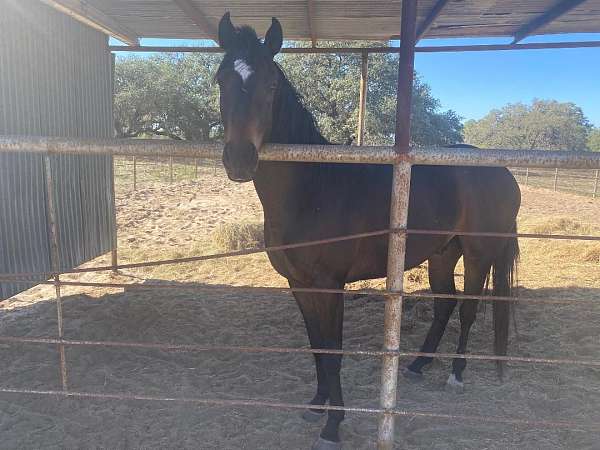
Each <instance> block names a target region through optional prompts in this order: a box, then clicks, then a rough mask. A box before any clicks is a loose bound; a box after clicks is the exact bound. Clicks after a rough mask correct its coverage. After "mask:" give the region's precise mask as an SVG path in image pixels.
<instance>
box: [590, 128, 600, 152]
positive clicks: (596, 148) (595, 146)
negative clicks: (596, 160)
mask: <svg viewBox="0 0 600 450" xmlns="http://www.w3.org/2000/svg"><path fill="white" fill-rule="evenodd" d="M588 148H589V149H590V150H591V151H592V152H600V128H594V129H593V130H592V131H591V132H590V135H589V137H588Z"/></svg>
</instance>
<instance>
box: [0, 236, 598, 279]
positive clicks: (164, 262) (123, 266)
mask: <svg viewBox="0 0 600 450" xmlns="http://www.w3.org/2000/svg"><path fill="white" fill-rule="evenodd" d="M390 233H407V234H415V235H434V236H439V235H448V236H479V237H489V238H525V239H556V240H574V241H600V236H594V235H577V234H542V233H492V232H484V231H481V232H476V231H460V230H415V229H408V230H404V229H385V230H377V231H369V232H365V233H356V234H350V235H346V236H337V237H332V238H326V239H318V240H314V241H306V242H298V243H293V244H284V245H275V246H270V247H264V246H262V247H255V248H248V249H243V250H235V251H231V252H222V253H214V254H209V255H199V256H189V257H186V258H176V259H164V260H155V261H146V262H139V263H128V264H119V265H110V266H98V267H84V268H75V269H69V270H64V271H60V272H23V273H12V274H11V273H0V280H7V279H19V278H26V277H27V278H30V277H43V278H49V277H50V276H55V275H63V274H74V273H89V272H103V271H108V270H113V271H114V270H121V269H136V268H144V267H158V266H165V265H172V264H187V263H192V262H201V261H210V260H214V259H222V258H231V257H235V256H247V255H252V254H256V253H263V252H278V251H284V250H292V249H297V248H304V247H311V246H316V245H325V244H334V243H338V242H343V241H349V240H354V239H365V238H370V237H377V236H383V235H387V234H390Z"/></svg>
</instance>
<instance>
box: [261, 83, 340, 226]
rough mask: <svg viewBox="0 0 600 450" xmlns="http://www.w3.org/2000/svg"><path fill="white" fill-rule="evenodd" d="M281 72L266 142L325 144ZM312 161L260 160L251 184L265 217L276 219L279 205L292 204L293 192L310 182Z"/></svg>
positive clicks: (287, 205)
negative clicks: (304, 162)
mask: <svg viewBox="0 0 600 450" xmlns="http://www.w3.org/2000/svg"><path fill="white" fill-rule="evenodd" d="M281 76H282V83H281V88H280V89H279V91H278V94H277V95H276V97H275V99H274V104H273V125H272V128H271V133H270V136H269V138H268V139H267V140H266V142H267V143H276V144H321V145H325V144H329V142H328V141H327V140H326V139H325V138H324V137H323V135H322V134H321V133H320V132H319V130H318V128H317V127H316V125H315V120H314V118H313V117H312V115H311V114H310V113H309V112H308V111H307V110H306V108H305V107H304V105H303V104H302V102H301V100H300V99H299V98H298V95H297V94H296V92H295V91H294V89H293V88H292V86H291V85H290V84H289V81H288V80H287V79H285V77H284V76H283V74H282V75H281ZM314 169H315V165H314V164H302V163H291V162H277V161H261V162H260V164H259V167H258V171H257V173H256V175H255V177H254V186H255V188H256V192H257V193H258V196H259V198H260V201H261V203H262V205H263V210H264V212H265V217H267V216H269V218H272V219H274V220H276V219H275V218H276V216H277V215H278V213H279V212H281V211H280V210H281V209H282V208H281V207H282V206H284V207H285V208H293V207H294V203H295V202H294V200H293V195H294V194H295V193H297V192H302V191H303V190H304V185H306V184H307V183H309V182H310V179H311V177H310V174H311V171H314Z"/></svg>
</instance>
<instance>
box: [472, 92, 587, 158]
mask: <svg viewBox="0 0 600 450" xmlns="http://www.w3.org/2000/svg"><path fill="white" fill-rule="evenodd" d="M590 129H591V125H590V123H589V122H588V120H587V118H586V117H585V115H584V114H583V111H582V110H581V108H580V107H578V106H577V105H575V104H573V103H559V102H557V101H555V100H534V101H533V102H532V104H531V105H526V104H523V103H515V104H508V105H506V106H504V107H503V108H502V109H495V110H492V111H490V112H489V113H488V114H487V115H486V116H485V117H483V118H482V119H480V120H469V121H467V122H466V123H465V129H464V133H465V141H466V142H468V143H469V144H473V145H477V146H481V147H488V148H512V149H522V150H523V149H525V150H531V149H543V150H585V149H586V146H587V137H588V133H589V131H590Z"/></svg>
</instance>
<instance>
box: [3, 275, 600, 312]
mask: <svg viewBox="0 0 600 450" xmlns="http://www.w3.org/2000/svg"><path fill="white" fill-rule="evenodd" d="M0 281H10V282H11V283H24V284H30V283H31V280H24V279H16V278H11V277H6V278H0ZM39 284H41V285H49V286H56V285H57V284H59V285H60V286H69V287H94V288H104V289H123V290H145V291H151V290H164V289H178V290H184V291H185V290H188V291H194V292H198V291H200V292H203V291H206V292H211V291H214V290H215V289H218V287H217V286H216V287H214V288H211V287H208V286H206V285H204V286H202V285H194V284H182V283H168V282H167V283H160V284H158V283H156V284H155V283H152V284H142V283H101V282H91V281H62V280H61V281H60V282H59V283H57V282H56V281H41V282H39ZM227 289H229V290H239V291H247V290H252V291H253V292H259V293H277V294H281V293H294V292H303V293H312V294H344V295H350V296H356V295H381V296H383V297H390V296H394V295H399V294H401V295H403V296H405V297H410V298H411V299H414V300H434V299H436V298H437V299H439V298H444V299H452V300H481V301H498V302H513V303H523V304H526V303H536V304H552V305H569V304H582V303H584V304H585V303H590V304H600V298H599V299H598V300H595V299H593V298H588V297H584V298H579V297H573V298H569V297H566V298H563V297H560V298H558V297H557V298H552V297H550V298H548V297H544V298H536V297H508V296H493V295H484V294H481V295H466V294H429V293H425V292H424V293H421V292H409V291H401V292H398V291H389V290H384V289H320V288H285V287H274V286H228V287H227Z"/></svg>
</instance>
